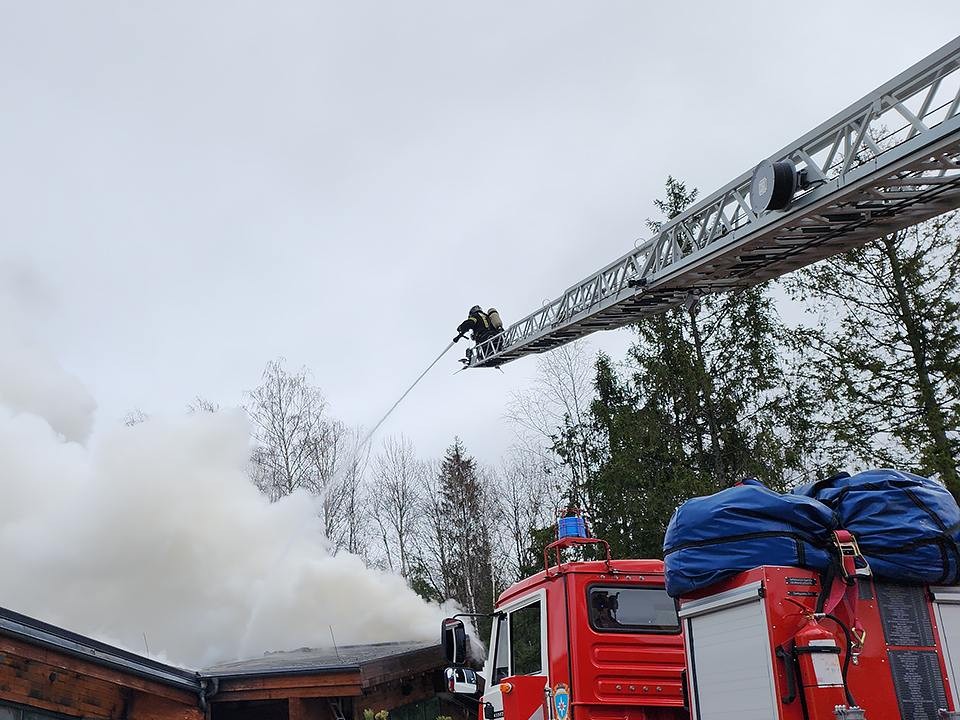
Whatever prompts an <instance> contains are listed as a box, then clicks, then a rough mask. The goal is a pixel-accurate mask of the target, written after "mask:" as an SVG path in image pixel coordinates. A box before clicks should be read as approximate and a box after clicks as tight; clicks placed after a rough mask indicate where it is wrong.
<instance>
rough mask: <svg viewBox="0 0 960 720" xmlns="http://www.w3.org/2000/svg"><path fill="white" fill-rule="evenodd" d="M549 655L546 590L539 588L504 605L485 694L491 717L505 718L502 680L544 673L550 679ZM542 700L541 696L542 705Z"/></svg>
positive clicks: (496, 621) (495, 631) (495, 629)
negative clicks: (501, 687)
mask: <svg viewBox="0 0 960 720" xmlns="http://www.w3.org/2000/svg"><path fill="white" fill-rule="evenodd" d="M548 657H549V656H548V655H547V608H546V592H545V591H544V590H542V589H541V590H537V591H536V592H533V593H530V594H528V595H525V596H523V597H522V598H519V599H517V600H513V601H511V602H510V603H507V604H506V605H503V606H502V607H501V608H500V609H499V610H498V612H497V614H496V616H495V617H494V622H493V628H492V630H491V636H490V657H489V659H488V661H487V670H488V673H489V678H488V679H487V689H486V692H485V693H484V695H483V702H484V704H485V716H486V718H487V719H488V720H491V717H492V718H502V717H503V693H502V692H501V689H500V683H501V682H503V681H505V680H509V679H510V678H512V677H519V676H540V677H543V678H544V682H549V671H548V668H547V665H548V663H547V658H548ZM542 699H543V698H542V695H541V696H540V704H541V705H542ZM523 720H528V718H523Z"/></svg>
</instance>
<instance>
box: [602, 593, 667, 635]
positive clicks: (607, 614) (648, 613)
mask: <svg viewBox="0 0 960 720" xmlns="http://www.w3.org/2000/svg"><path fill="white" fill-rule="evenodd" d="M587 602H588V604H587V608H588V613H589V616H590V626H591V627H592V628H593V629H594V630H597V631H598V632H656V633H675V632H679V631H680V620H679V619H678V618H677V606H676V605H675V604H674V602H673V600H672V599H671V598H670V596H669V595H667V591H666V590H665V589H664V588H659V587H629V586H624V585H591V586H590V587H589V588H587Z"/></svg>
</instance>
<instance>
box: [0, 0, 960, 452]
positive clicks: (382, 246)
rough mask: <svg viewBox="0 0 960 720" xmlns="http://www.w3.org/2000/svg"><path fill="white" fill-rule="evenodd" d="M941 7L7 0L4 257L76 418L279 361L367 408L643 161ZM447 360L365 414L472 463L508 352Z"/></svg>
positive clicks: (878, 65) (849, 61) (843, 93)
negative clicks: (27, 294)
mask: <svg viewBox="0 0 960 720" xmlns="http://www.w3.org/2000/svg"><path fill="white" fill-rule="evenodd" d="M958 30H960V3H957V2H955V0H953V1H948V0H945V1H943V2H924V1H921V0H914V1H913V2H911V3H908V4H904V3H903V2H880V1H878V0H872V1H871V2H859V3H854V2H844V3H839V2H835V1H834V2H811V1H807V2H803V3H789V4H788V3H774V2H769V0H768V1H767V2H756V3H746V2H740V3H716V2H683V3H681V2H662V3H648V2H641V1H640V0H632V1H630V2H626V1H618V2H613V1H606V0H590V1H588V0H581V1H580V2H568V1H565V0H537V1H531V2H494V1H491V0H484V1H483V2H479V1H476V2H454V1H451V0H436V1H435V2H422V1H419V0H405V1H403V2H399V1H395V2H387V1H386V0H383V1H382V2H376V3H373V2H361V1H358V0H349V1H347V0H343V1H342V2H336V3H334V2H319V1H315V2H293V1H292V0H288V1H287V2H269V3H268V2H260V3H254V2H195V1H194V0H191V1H190V2H171V1H170V0H163V1H161V0H156V1H155V2H129V1H128V2H93V1H86V2H69V1H67V0H64V1H63V2H39V1H36V0H30V1H29V2H26V1H24V0H17V1H16V2H6V1H3V2H0V101H2V105H0V269H3V272H2V273H0V278H3V279H4V281H5V282H13V281H14V280H16V281H17V282H26V281H25V280H24V278H33V279H32V280H29V283H30V286H31V287H32V288H33V290H32V295H31V297H33V298H34V301H35V302H34V304H35V305H36V306H37V307H38V308H39V309H38V310H37V316H36V317H37V319H36V323H37V325H38V329H39V330H40V332H41V333H42V334H43V336H44V337H45V338H46V340H47V342H49V343H50V344H51V345H52V346H53V347H54V348H55V350H56V352H57V353H58V355H59V357H60V358H61V360H62V362H63V364H64V365H65V366H66V367H67V368H68V369H69V370H70V371H71V372H73V373H75V374H76V375H78V376H79V377H80V378H81V379H82V380H83V381H84V382H85V383H86V384H87V386H88V387H89V388H90V390H91V392H92V393H93V395H94V396H95V397H96V398H97V401H98V403H99V408H100V409H99V415H98V422H99V423H101V424H102V423H115V422H117V421H118V420H119V419H120V418H121V417H122V416H123V415H124V414H125V413H126V412H127V411H128V410H129V409H131V408H133V407H137V408H140V409H142V410H143V411H145V412H148V413H168V412H171V413H179V412H182V411H183V409H184V408H185V406H186V405H187V403H188V402H190V400H191V398H192V397H193V396H195V395H197V394H202V395H203V396H205V397H207V398H209V399H212V400H214V401H217V402H220V403H222V404H225V405H231V404H236V403H237V402H239V401H240V400H241V399H242V395H243V392H244V390H246V389H249V388H251V387H252V386H254V385H255V384H256V383H257V381H258V378H259V375H260V372H261V370H262V368H263V366H264V364H265V363H266V362H267V361H268V360H270V359H273V358H276V357H278V356H281V355H282V356H285V357H286V358H287V359H288V361H289V364H290V365H291V366H292V367H296V366H300V365H306V366H308V367H310V368H311V369H312V370H313V372H314V373H315V377H316V380H317V382H318V384H319V385H320V386H321V387H322V388H323V391H324V393H325V394H326V396H327V398H328V399H329V401H330V404H331V408H332V411H333V413H334V414H336V415H338V416H339V417H341V418H343V419H345V420H346V421H348V422H351V423H361V424H365V425H367V426H368V427H369V426H370V425H372V424H373V423H374V422H375V421H376V420H377V418H378V417H379V416H380V415H381V414H382V412H383V411H384V410H385V409H386V408H387V407H388V406H389V405H390V404H391V403H392V402H393V401H394V400H395V399H396V397H397V396H398V395H399V394H400V393H401V392H402V391H403V389H404V388H405V387H406V386H407V385H408V384H409V382H411V381H412V379H413V378H414V377H416V375H417V374H418V373H419V372H420V370H421V369H422V368H423V367H424V366H425V365H426V364H427V363H428V362H429V361H430V360H431V359H432V358H433V357H435V356H436V354H437V353H438V352H439V351H440V350H441V349H442V348H443V346H444V345H445V344H446V343H447V342H449V340H450V339H451V337H452V336H453V334H454V328H455V327H456V325H457V324H458V323H459V322H460V320H462V319H463V316H464V314H465V311H466V310H467V308H468V307H469V306H471V305H473V304H475V303H479V304H481V305H483V306H484V307H486V306H489V305H495V306H496V307H498V308H499V309H500V312H501V315H502V316H503V318H504V320H505V321H506V322H508V323H509V322H511V321H513V320H515V319H517V318H519V317H521V316H523V315H525V314H527V313H528V312H530V311H532V310H533V309H535V308H536V307H537V306H539V305H540V304H541V302H542V301H543V300H545V299H547V298H552V297H554V296H556V295H558V294H559V293H560V292H561V291H562V290H563V289H564V288H566V287H567V286H569V285H571V284H573V283H574V282H576V281H577V280H579V279H580V278H582V277H584V276H586V275H588V274H590V273H591V272H593V271H594V270H596V269H597V268H599V267H600V266H602V265H605V264H606V263H607V262H609V261H610V260H612V259H614V258H615V257H617V256H619V255H621V254H622V253H624V252H625V251H627V250H628V249H629V248H630V247H632V246H633V244H634V241H635V239H636V238H637V237H638V236H641V235H642V234H643V232H644V220H645V219H646V218H647V217H652V216H654V211H653V207H652V203H651V201H652V199H653V198H655V197H657V196H658V194H659V192H660V189H661V188H662V185H663V181H664V179H665V177H666V175H667V174H668V173H672V174H674V175H677V176H680V177H682V178H684V179H685V180H687V181H688V182H689V183H691V184H693V185H696V186H698V187H699V188H700V189H701V191H703V192H704V193H707V192H710V191H712V190H714V189H716V188H718V187H719V186H720V185H722V184H723V183H725V182H726V181H728V180H729V179H731V178H733V177H734V176H736V175H737V174H739V173H741V172H743V171H744V170H746V169H748V168H750V167H752V166H753V165H755V164H756V163H757V162H758V161H760V160H761V159H763V158H764V157H766V156H767V155H769V154H770V153H772V152H774V151H776V150H777V149H779V148H780V147H781V146H783V145H785V144H786V143H787V142H789V141H791V140H792V139H794V138H795V137H798V136H799V135H801V134H802V133H804V132H806V131H807V130H809V129H811V128H812V127H813V126H815V125H817V124H818V123H820V122H821V121H823V120H825V119H826V118H827V117H829V116H830V115H832V114H833V113H835V112H837V111H838V110H840V109H842V108H843V107H845V106H846V105H848V104H849V103H851V102H852V101H854V100H856V99H857V98H859V97H860V96H862V95H863V94H865V93H866V92H868V91H870V90H872V89H873V88H874V87H875V86H877V85H879V84H880V83H882V82H884V81H885V80H887V79H888V78H890V77H892V76H893V75H895V74H896V73H898V72H900V71H901V70H903V69H905V68H906V67H908V66H909V65H910V64H912V63H914V62H916V61H917V60H919V59H921V58H922V57H924V56H925V55H927V54H929V53H930V52H932V51H934V50H935V49H937V48H938V47H940V46H941V45H942V44H944V43H945V42H947V41H949V40H950V39H951V38H952V37H953V35H954V34H956V33H957V32H958ZM628 341H629V335H628V334H626V333H618V334H615V335H607V336H604V337H602V338H598V339H597V341H595V342H594V343H593V345H594V347H612V348H614V349H616V350H618V351H619V349H621V348H622V347H624V346H625V344H626V343H627V342H628ZM463 347H464V344H463V343H461V344H460V345H458V346H457V348H456V350H457V351H459V352H461V353H462V350H463ZM455 358H456V356H455V354H454V352H453V351H451V353H450V354H449V355H448V356H447V358H445V359H444V361H443V362H442V363H441V364H439V365H438V366H437V368H436V369H435V371H434V372H433V373H432V375H430V376H429V377H428V379H427V380H425V381H424V383H423V384H422V385H421V386H420V387H419V388H418V389H417V391H416V392H415V393H414V394H412V395H411V396H410V397H409V398H408V399H407V401H406V402H405V403H404V404H403V405H402V406H401V407H400V408H399V409H398V410H397V412H396V414H395V415H394V416H393V417H392V418H391V419H390V421H389V422H388V424H387V425H385V426H384V429H383V432H384V433H385V434H389V433H394V432H399V431H401V430H402V431H403V432H405V433H406V434H408V435H409V436H410V437H411V438H412V439H413V440H414V442H415V443H416V444H417V446H418V448H419V449H420V450H421V451H422V452H423V453H425V454H437V453H440V452H441V451H442V449H443V448H444V446H446V445H447V444H449V442H450V441H451V439H452V436H453V434H454V433H458V434H460V435H461V437H463V439H464V440H465V442H466V443H467V447H468V449H470V450H472V451H473V452H475V453H476V454H478V455H479V456H480V457H481V458H482V459H483V460H485V461H487V462H493V461H495V460H496V458H497V457H498V455H499V454H500V453H501V452H502V450H503V449H504V448H505V447H506V446H507V445H508V444H509V441H510V432H509V429H508V428H507V427H506V426H505V424H504V422H503V419H502V417H503V412H504V406H505V403H506V402H507V400H508V398H509V396H510V393H511V392H512V391H513V390H515V389H516V388H519V387H522V386H523V384H524V382H525V381H526V380H527V379H528V378H529V377H530V376H531V375H532V374H533V373H534V372H535V361H534V360H532V359H526V360H522V361H519V362H515V363H511V364H509V365H507V366H505V367H504V373H503V374H501V373H499V372H496V371H484V370H476V371H471V372H464V373H460V374H458V375H456V376H454V375H453V374H452V373H453V371H454V370H456V369H457V368H458V367H459V365H458V364H457V362H456V359H455Z"/></svg>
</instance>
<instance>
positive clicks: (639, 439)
mask: <svg viewBox="0 0 960 720" xmlns="http://www.w3.org/2000/svg"><path fill="white" fill-rule="evenodd" d="M696 196H697V193H696V190H688V189H687V187H686V186H685V185H684V184H683V183H682V182H680V181H678V180H676V179H674V178H672V177H670V178H668V179H667V186H666V196H665V199H664V200H658V201H656V206H657V207H658V208H659V209H660V210H661V211H662V212H663V213H664V214H665V215H666V217H667V218H668V219H671V218H673V217H676V215H678V214H679V213H681V212H682V211H683V210H684V208H685V207H686V206H688V205H689V204H690V203H692V202H693V201H694V200H695V199H696ZM649 225H650V228H651V230H653V231H654V232H659V230H660V228H661V224H660V223H659V222H653V221H651V222H650V223H649ZM635 329H636V332H637V341H636V342H635V343H634V344H633V345H632V346H631V348H630V350H629V352H628V355H627V360H626V362H625V363H624V364H623V369H622V370H621V369H620V368H618V366H617V365H616V364H615V363H614V362H613V361H612V360H611V359H610V358H609V357H606V356H601V357H600V358H599V359H598V362H597V365H596V374H595V385H596V392H597V397H596V400H595V402H594V403H593V406H592V408H591V414H592V417H593V420H592V428H593V431H594V434H593V435H592V436H590V435H584V437H586V438H589V442H590V449H589V451H588V452H589V453H592V454H593V459H592V463H593V466H594V467H595V470H594V471H593V473H592V474H591V475H590V478H589V480H588V490H589V496H590V498H591V500H592V502H593V510H594V512H593V518H594V525H595V527H596V528H597V530H598V533H601V534H603V535H604V537H606V539H607V540H608V541H610V542H611V545H612V546H614V548H615V549H616V550H617V551H618V552H619V553H622V554H626V555H630V556H647V557H650V556H655V555H657V554H659V552H660V547H661V544H662V538H663V532H664V530H665V528H666V524H667V522H668V520H669V518H670V516H671V514H672V513H673V510H674V509H675V508H676V506H677V505H678V504H679V503H680V502H682V501H683V500H685V499H686V498H688V497H690V496H691V495H695V494H704V493H709V492H713V491H715V490H718V489H720V488H722V487H724V486H726V485H727V484H729V483H730V482H732V481H734V480H737V479H740V478H742V477H744V476H745V475H751V476H756V477H758V478H760V479H761V480H763V481H765V482H766V483H767V484H768V485H772V486H774V487H782V486H784V485H786V484H789V483H790V482H792V481H794V480H795V479H797V476H799V475H801V474H802V472H803V470H804V462H805V458H806V454H807V452H808V451H809V448H810V445H811V436H810V433H809V422H808V411H809V403H808V402H807V401H806V397H807V396H806V394H805V392H804V389H803V388H802V387H796V386H795V383H793V382H792V381H791V376H790V367H789V365H788V362H787V359H788V358H789V353H788V352H787V350H786V348H787V342H788V340H789V336H790V334H789V332H788V331H787V329H786V328H785V327H784V325H783V323H782V322H780V320H779V317H778V315H777V313H776V310H775V307H774V305H773V302H772V300H771V298H770V295H769V289H768V288H767V287H766V286H759V287H753V288H749V289H746V290H741V291H737V292H734V293H727V294H725V295H722V296H709V295H706V296H702V297H698V296H696V295H693V294H691V295H690V296H688V298H687V302H685V304H684V306H683V307H681V308H675V309H672V310H669V311H667V312H663V313H659V314H657V315H653V316H650V317H646V318H642V319H641V320H640V321H638V322H637V323H636V326H635Z"/></svg>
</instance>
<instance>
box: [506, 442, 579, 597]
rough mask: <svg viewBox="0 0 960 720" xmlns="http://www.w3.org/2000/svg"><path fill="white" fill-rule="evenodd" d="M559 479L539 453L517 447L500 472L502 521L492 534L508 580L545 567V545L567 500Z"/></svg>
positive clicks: (508, 581)
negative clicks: (559, 508)
mask: <svg viewBox="0 0 960 720" xmlns="http://www.w3.org/2000/svg"><path fill="white" fill-rule="evenodd" d="M555 479H556V476H555V475H553V474H551V473H550V472H548V470H547V469H545V468H544V465H543V464H542V462H541V459H540V456H539V455H537V454H533V453H530V452H528V451H525V450H519V449H517V448H514V449H513V450H512V451H511V452H510V454H509V455H508V457H507V458H506V460H505V462H504V464H503V467H502V469H501V471H500V473H499V474H498V477H497V479H496V488H497V492H496V497H497V498H498V499H499V502H498V503H497V508H496V510H495V513H496V517H500V518H502V521H501V524H500V527H499V528H498V531H497V532H494V533H491V537H492V538H493V540H494V542H493V544H494V546H495V548H496V551H495V556H496V557H497V559H498V560H499V562H498V563H496V564H497V565H499V566H500V572H498V573H497V574H498V576H499V577H500V578H501V579H502V580H503V581H504V583H505V584H509V583H514V582H517V581H518V580H521V579H523V578H525V577H527V576H528V575H530V574H532V573H534V572H536V571H537V570H538V569H539V568H541V567H542V564H543V548H544V545H545V544H546V542H550V541H552V540H553V539H554V535H553V533H554V522H555V520H556V510H557V508H558V507H559V506H560V505H562V504H563V503H564V499H563V492H564V490H563V488H562V487H561V486H560V485H558V484H557V483H556V482H555ZM498 540H499V542H498Z"/></svg>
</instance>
